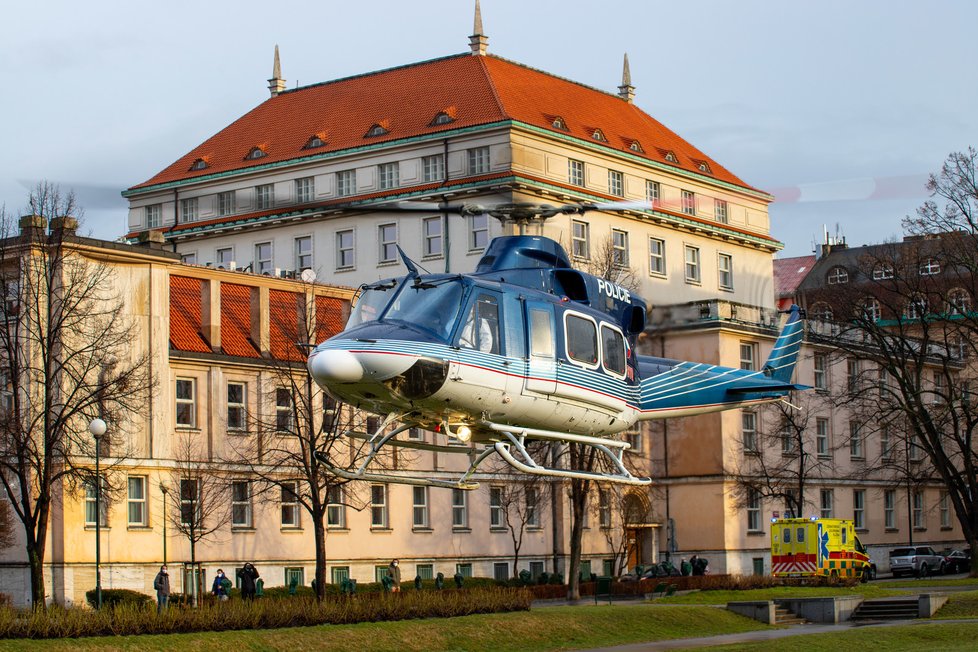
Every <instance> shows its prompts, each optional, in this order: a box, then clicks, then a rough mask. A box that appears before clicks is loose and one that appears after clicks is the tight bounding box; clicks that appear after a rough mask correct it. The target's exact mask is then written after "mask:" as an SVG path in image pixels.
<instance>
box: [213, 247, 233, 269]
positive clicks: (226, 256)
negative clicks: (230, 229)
mask: <svg viewBox="0 0 978 652" xmlns="http://www.w3.org/2000/svg"><path fill="white" fill-rule="evenodd" d="M233 260H234V249H233V248H231V247H224V248H223V249H218V250H217V266H218V267H220V268H222V269H223V268H226V267H228V266H229V265H230V264H231V261H233Z"/></svg>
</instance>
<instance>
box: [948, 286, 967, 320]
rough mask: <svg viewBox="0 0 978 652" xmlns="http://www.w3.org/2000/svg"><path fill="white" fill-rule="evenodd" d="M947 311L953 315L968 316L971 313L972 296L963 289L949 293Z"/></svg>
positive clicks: (956, 289)
mask: <svg viewBox="0 0 978 652" xmlns="http://www.w3.org/2000/svg"><path fill="white" fill-rule="evenodd" d="M947 311H948V313H950V314H952V315H967V314H968V313H969V312H971V295H970V294H968V291H967V290H965V289H962V288H955V289H953V290H951V291H950V292H948V293H947Z"/></svg>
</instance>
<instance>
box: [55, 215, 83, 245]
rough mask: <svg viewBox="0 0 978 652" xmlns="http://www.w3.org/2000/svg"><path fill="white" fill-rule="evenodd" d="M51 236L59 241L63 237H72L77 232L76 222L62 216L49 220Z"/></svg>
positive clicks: (69, 217) (66, 216)
mask: <svg viewBox="0 0 978 652" xmlns="http://www.w3.org/2000/svg"><path fill="white" fill-rule="evenodd" d="M50 226H51V235H52V236H54V238H55V239H58V240H60V239H61V238H64V237H66V236H67V237H74V236H75V235H76V232H77V231H78V220H76V219H75V218H73V217H71V216H70V215H62V216H61V217H56V218H54V219H53V220H51V225H50Z"/></svg>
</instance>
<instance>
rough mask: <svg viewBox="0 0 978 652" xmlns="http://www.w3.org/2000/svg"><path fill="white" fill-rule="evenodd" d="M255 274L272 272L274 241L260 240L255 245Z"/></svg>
mask: <svg viewBox="0 0 978 652" xmlns="http://www.w3.org/2000/svg"><path fill="white" fill-rule="evenodd" d="M254 269H255V274H271V273H272V243H271V242H259V243H258V244H256V245H255V268H254Z"/></svg>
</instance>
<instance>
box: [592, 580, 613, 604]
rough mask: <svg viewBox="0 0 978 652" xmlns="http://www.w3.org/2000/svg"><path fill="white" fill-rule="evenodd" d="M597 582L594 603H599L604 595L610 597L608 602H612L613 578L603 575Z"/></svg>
mask: <svg viewBox="0 0 978 652" xmlns="http://www.w3.org/2000/svg"><path fill="white" fill-rule="evenodd" d="M597 582H598V583H597V584H596V585H595V587H594V604H598V598H600V597H602V596H606V597H607V598H608V604H611V600H612V595H611V583H612V580H611V578H610V577H607V576H604V575H603V576H601V577H599V578H598V580H597Z"/></svg>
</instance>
